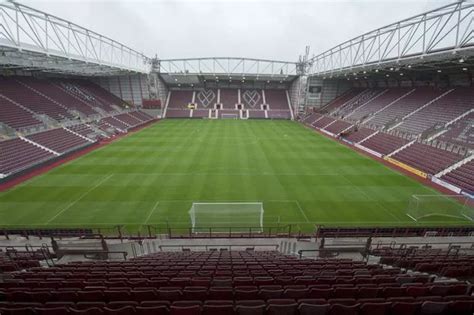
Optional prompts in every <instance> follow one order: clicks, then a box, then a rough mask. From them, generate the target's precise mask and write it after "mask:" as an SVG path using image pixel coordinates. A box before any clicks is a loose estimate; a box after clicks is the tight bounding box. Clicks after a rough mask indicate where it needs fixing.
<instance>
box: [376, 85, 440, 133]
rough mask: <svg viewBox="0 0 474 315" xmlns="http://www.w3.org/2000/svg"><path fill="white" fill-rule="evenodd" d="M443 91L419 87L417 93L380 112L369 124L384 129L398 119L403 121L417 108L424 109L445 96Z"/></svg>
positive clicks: (416, 89)
mask: <svg viewBox="0 0 474 315" xmlns="http://www.w3.org/2000/svg"><path fill="white" fill-rule="evenodd" d="M443 92H445V91H442V90H438V89H434V88H430V87H417V88H415V91H414V92H413V93H411V94H409V95H407V96H405V97H404V98H402V99H401V100H399V101H398V102H396V103H395V104H392V105H391V106H389V107H387V108H385V109H384V110H382V111H380V112H379V113H377V114H376V115H374V116H373V117H371V119H370V120H369V121H368V122H367V123H370V124H373V125H375V126H378V127H383V126H385V125H386V124H388V123H390V122H394V121H395V120H396V119H401V118H403V117H405V116H406V115H408V114H409V113H411V112H413V111H414V110H416V109H417V108H420V107H422V106H423V105H425V104H427V103H428V102H430V101H432V100H434V99H435V98H436V97H438V96H440V95H441V94H443Z"/></svg>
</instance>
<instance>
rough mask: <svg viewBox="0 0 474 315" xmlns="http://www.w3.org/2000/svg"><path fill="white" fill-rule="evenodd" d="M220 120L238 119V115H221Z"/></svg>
mask: <svg viewBox="0 0 474 315" xmlns="http://www.w3.org/2000/svg"><path fill="white" fill-rule="evenodd" d="M221 117H222V119H239V114H221Z"/></svg>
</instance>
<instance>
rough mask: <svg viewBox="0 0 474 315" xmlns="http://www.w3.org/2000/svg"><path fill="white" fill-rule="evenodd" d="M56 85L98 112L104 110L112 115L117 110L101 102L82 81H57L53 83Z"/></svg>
mask: <svg viewBox="0 0 474 315" xmlns="http://www.w3.org/2000/svg"><path fill="white" fill-rule="evenodd" d="M53 82H54V84H56V85H57V86H59V87H60V88H62V89H63V90H64V91H66V92H67V93H69V94H71V95H73V96H74V97H77V98H80V99H81V100H83V101H84V102H85V103H87V104H89V105H90V106H92V107H94V108H95V109H96V110H97V111H99V110H102V111H104V113H112V112H114V111H116V110H115V108H113V107H112V106H111V105H110V104H108V103H107V102H105V101H103V100H101V99H100V98H98V97H97V96H96V95H94V94H93V93H92V92H90V91H89V90H87V89H86V88H85V87H84V86H82V84H81V83H82V81H79V80H68V81H65V80H55V81H53Z"/></svg>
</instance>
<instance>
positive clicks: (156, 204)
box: [143, 201, 160, 224]
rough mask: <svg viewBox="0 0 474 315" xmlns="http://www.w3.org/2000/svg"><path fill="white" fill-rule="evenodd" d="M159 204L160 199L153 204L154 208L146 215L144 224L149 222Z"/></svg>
mask: <svg viewBox="0 0 474 315" xmlns="http://www.w3.org/2000/svg"><path fill="white" fill-rule="evenodd" d="M159 204H160V202H159V201H157V202H156V203H155V205H154V206H153V208H151V211H150V213H149V214H148V216H147V217H146V220H145V222H144V223H143V224H147V223H148V220H150V218H151V215H152V214H153V212H155V210H156V208H157V207H158V205H159Z"/></svg>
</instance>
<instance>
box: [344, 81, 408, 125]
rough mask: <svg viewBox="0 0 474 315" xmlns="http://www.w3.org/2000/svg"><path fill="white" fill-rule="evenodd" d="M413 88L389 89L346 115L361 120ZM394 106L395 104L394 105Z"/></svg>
mask: <svg viewBox="0 0 474 315" xmlns="http://www.w3.org/2000/svg"><path fill="white" fill-rule="evenodd" d="M411 90H412V89H408V88H398V89H389V90H388V91H386V92H385V93H383V94H382V95H380V96H379V97H376V98H374V99H373V100H372V101H370V102H368V103H367V104H365V105H363V106H360V107H358V108H357V109H356V110H355V111H353V112H352V113H351V114H349V115H348V116H346V118H348V119H351V120H360V119H363V118H365V117H367V116H369V115H370V114H372V113H375V112H376V111H379V110H381V109H382V108H384V107H385V106H387V105H389V104H390V103H393V102H394V101H396V100H397V99H399V98H400V97H402V96H404V95H405V94H407V93H409V92H410V91H411ZM392 106H393V105H392Z"/></svg>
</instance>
